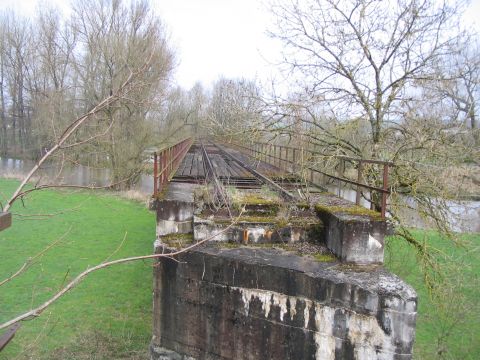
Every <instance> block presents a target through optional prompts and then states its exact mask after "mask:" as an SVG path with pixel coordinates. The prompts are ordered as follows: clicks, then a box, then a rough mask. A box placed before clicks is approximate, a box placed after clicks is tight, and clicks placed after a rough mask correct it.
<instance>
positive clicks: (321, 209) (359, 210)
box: [315, 204, 383, 220]
mask: <svg viewBox="0 0 480 360" xmlns="http://www.w3.org/2000/svg"><path fill="white" fill-rule="evenodd" d="M315 211H316V212H317V214H319V215H322V214H324V213H328V214H345V215H352V216H368V217H370V218H371V219H372V220H383V219H382V216H381V214H380V213H379V212H377V211H374V210H370V209H367V208H364V207H362V206H358V205H352V206H325V205H322V204H317V205H315Z"/></svg>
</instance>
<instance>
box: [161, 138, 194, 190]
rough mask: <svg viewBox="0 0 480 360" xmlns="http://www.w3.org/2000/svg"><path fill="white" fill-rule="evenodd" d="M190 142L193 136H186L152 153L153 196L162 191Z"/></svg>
mask: <svg viewBox="0 0 480 360" xmlns="http://www.w3.org/2000/svg"><path fill="white" fill-rule="evenodd" d="M192 144H193V138H191V137H188V138H186V139H184V140H182V141H180V142H178V143H176V144H174V145H171V146H169V147H164V148H162V149H161V150H159V151H156V152H154V153H153V197H157V196H158V194H159V193H161V192H162V190H163V189H164V187H165V184H167V183H168V181H169V180H170V179H171V177H172V175H173V174H174V173H175V171H176V170H177V168H178V166H179V165H180V163H181V162H182V160H183V158H184V156H185V155H186V153H187V152H188V150H189V149H190V146H192Z"/></svg>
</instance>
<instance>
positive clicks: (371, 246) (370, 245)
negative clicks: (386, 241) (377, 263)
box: [367, 234, 382, 249]
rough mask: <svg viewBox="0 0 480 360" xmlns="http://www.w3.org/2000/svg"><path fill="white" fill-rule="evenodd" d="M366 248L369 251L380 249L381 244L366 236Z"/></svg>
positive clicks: (370, 236)
mask: <svg viewBox="0 0 480 360" xmlns="http://www.w3.org/2000/svg"><path fill="white" fill-rule="evenodd" d="M367 246H368V248H369V249H381V248H382V243H381V242H380V241H378V240H377V239H375V238H374V237H373V236H372V235H370V234H368V245H367Z"/></svg>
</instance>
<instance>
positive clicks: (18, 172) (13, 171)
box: [0, 157, 153, 194]
mask: <svg viewBox="0 0 480 360" xmlns="http://www.w3.org/2000/svg"><path fill="white" fill-rule="evenodd" d="M34 165H35V163H34V162H33V161H29V160H18V159H11V158H2V157H0V176H6V177H9V176H10V177H23V176H25V175H26V173H27V172H28V171H29V170H30V169H32V167H33V166H34ZM59 170H60V169H59V166H58V165H56V164H47V165H44V166H43V167H42V168H41V169H40V170H39V171H38V173H37V174H36V175H35V176H36V177H37V178H38V177H41V182H42V183H51V179H55V181H54V183H56V184H68V185H80V186H107V185H109V184H111V171H110V169H104V168H93V167H89V166H83V165H75V166H72V165H66V166H65V167H64V168H63V169H61V173H60V175H58V173H59ZM134 190H137V191H140V192H141V193H143V194H152V193H153V177H152V176H151V175H146V174H143V175H142V176H141V177H140V180H139V181H138V183H137V184H136V185H135V188H134Z"/></svg>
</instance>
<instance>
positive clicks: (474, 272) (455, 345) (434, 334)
mask: <svg viewBox="0 0 480 360" xmlns="http://www.w3.org/2000/svg"><path fill="white" fill-rule="evenodd" d="M414 235H415V236H416V238H417V239H425V241H426V242H425V245H426V246H427V247H431V248H436V249H438V250H439V251H440V253H441V254H443V255H441V259H442V266H443V270H444V275H445V277H446V278H448V280H449V283H450V284H451V286H447V285H446V286H442V287H441V292H442V295H443V297H442V298H443V300H442V301H440V302H438V301H437V302H436V304H434V302H433V301H432V300H431V298H430V296H429V292H428V291H427V289H426V287H425V285H424V282H423V278H422V273H421V271H420V265H419V262H418V259H417V256H416V253H415V251H414V249H413V248H412V247H410V246H409V245H408V244H406V243H405V241H403V240H401V239H397V238H395V237H390V238H388V240H387V252H386V254H385V255H386V266H387V268H389V269H390V270H391V271H392V272H394V273H395V274H397V275H398V276H400V277H402V278H403V279H404V280H405V281H407V282H408V283H409V284H410V285H412V286H413V287H414V288H415V290H416V291H417V293H418V296H419V306H418V318H417V331H416V340H415V358H416V359H472V360H474V359H477V358H478V354H479V353H480V340H479V336H478V334H480V302H479V301H478V299H479V298H480V287H479V284H480V282H479V280H480V279H479V276H480V252H479V249H480V234H463V235H462V236H461V240H462V244H461V245H459V246H455V245H453V244H452V243H451V242H450V241H448V240H446V239H442V238H441V237H439V236H438V235H437V234H436V233H434V232H427V231H420V230H418V231H414ZM438 304H440V306H438ZM440 355H441V356H440Z"/></svg>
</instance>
